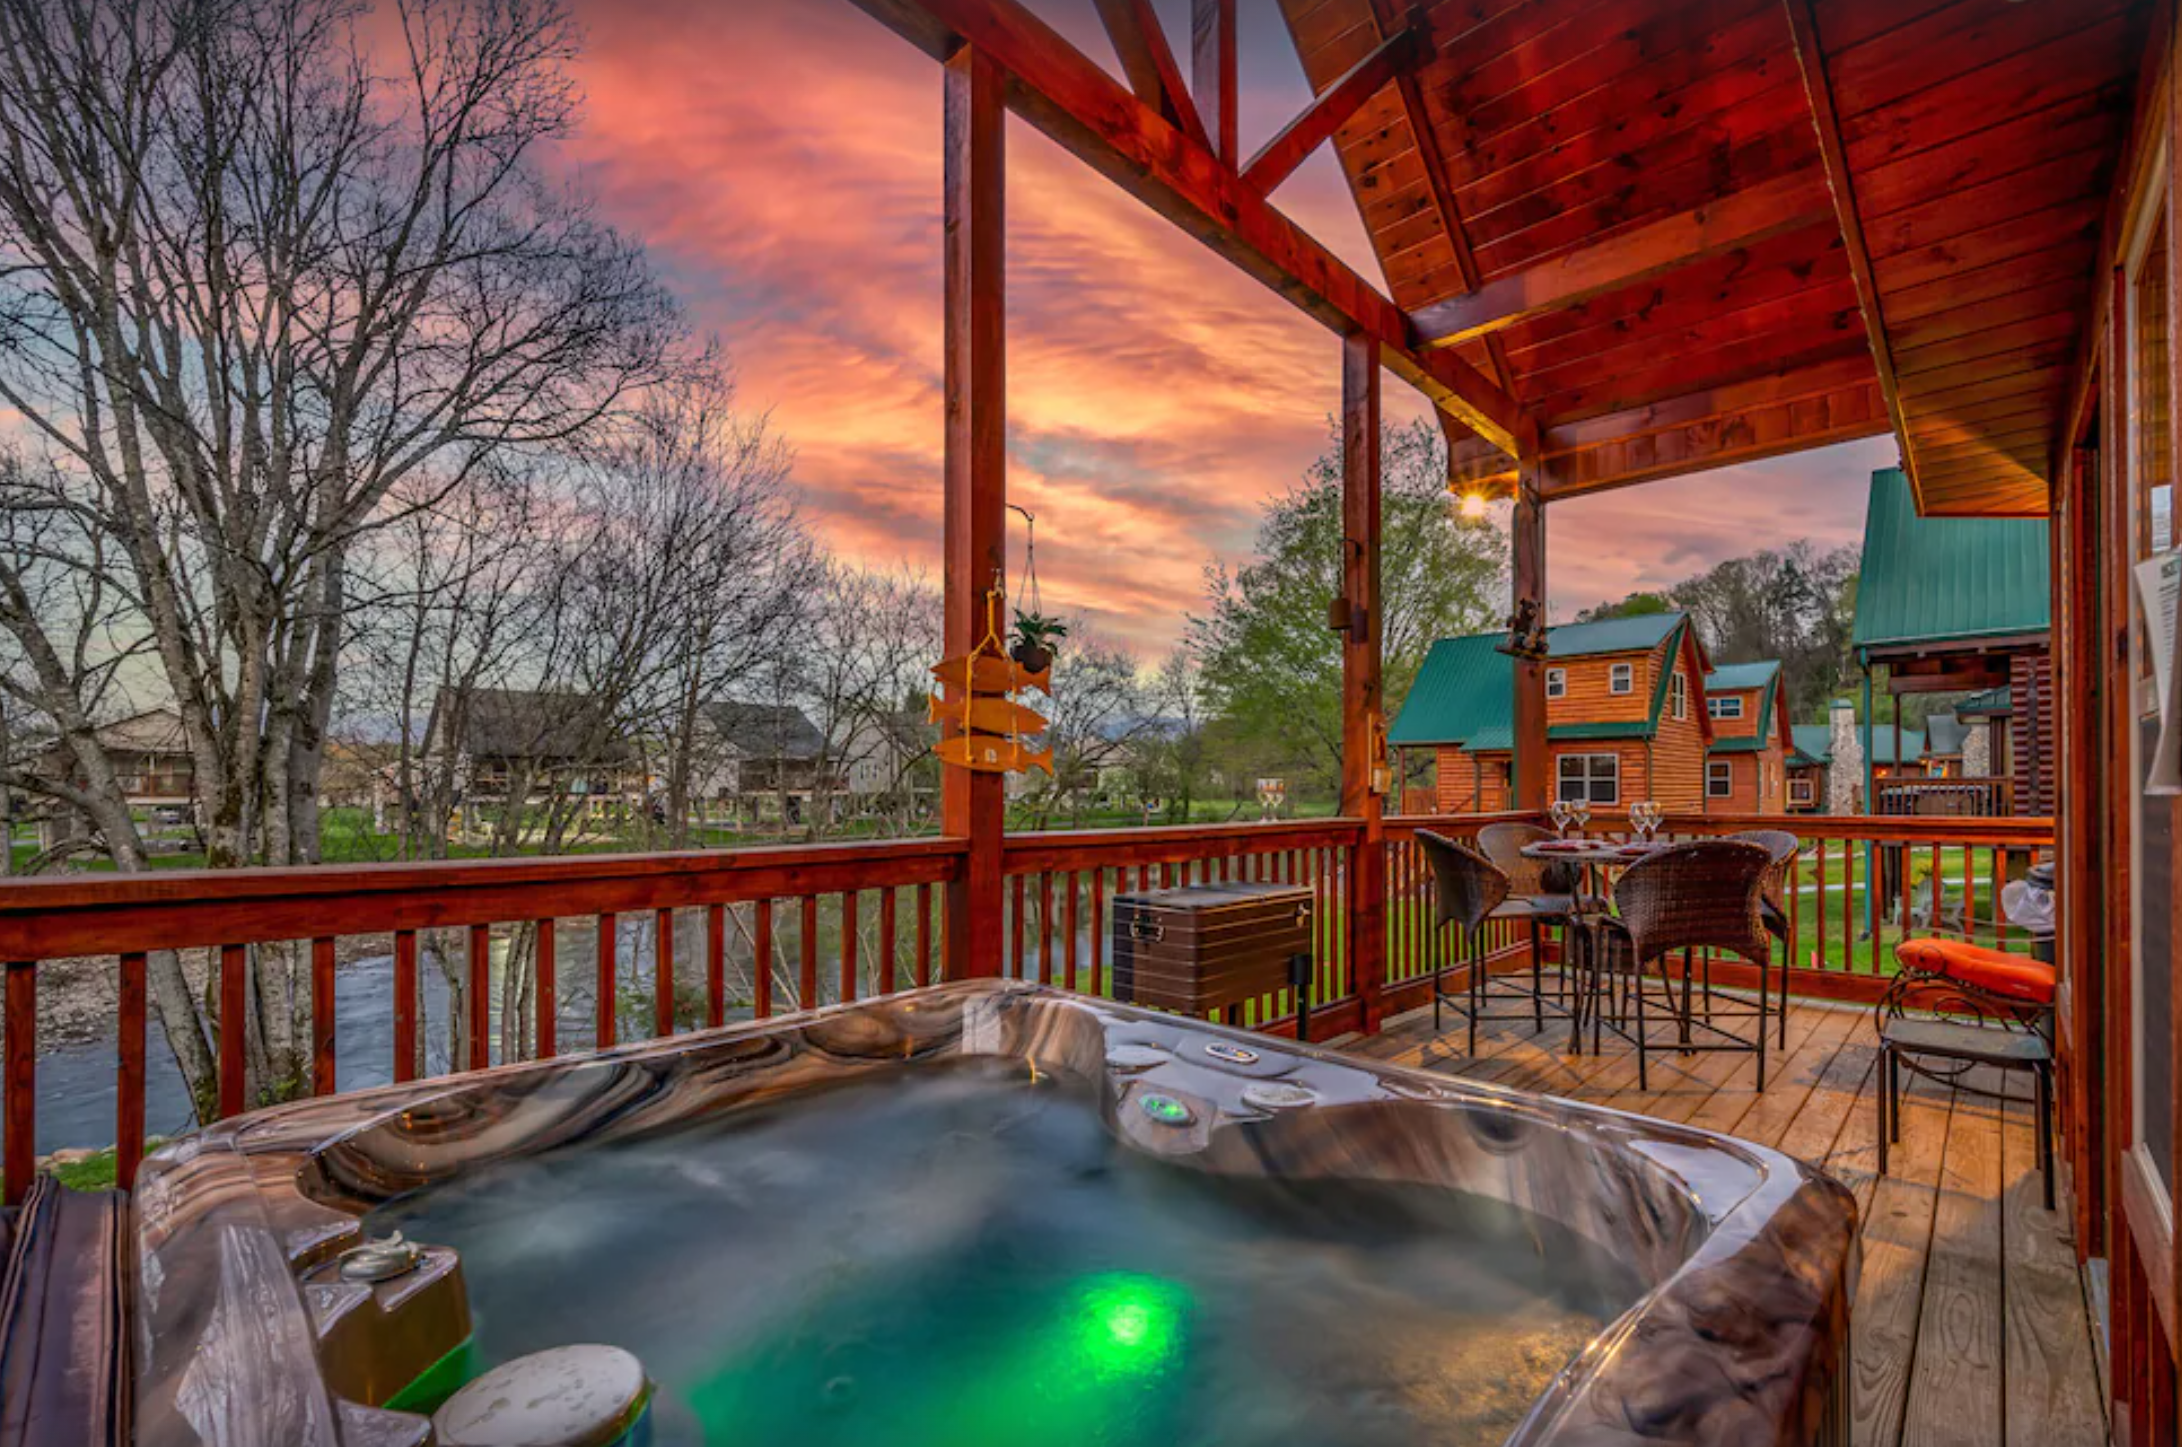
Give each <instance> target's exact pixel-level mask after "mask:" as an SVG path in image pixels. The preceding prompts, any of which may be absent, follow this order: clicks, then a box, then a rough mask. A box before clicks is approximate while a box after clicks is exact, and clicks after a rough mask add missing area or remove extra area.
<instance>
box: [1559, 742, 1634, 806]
mask: <svg viewBox="0 0 2182 1447" xmlns="http://www.w3.org/2000/svg"><path fill="white" fill-rule="evenodd" d="M1558 797H1559V798H1560V799H1561V800H1562V802H1564V803H1569V804H1619V803H1620V802H1621V756H1620V755H1619V754H1563V755H1561V762H1560V791H1559V795H1558Z"/></svg>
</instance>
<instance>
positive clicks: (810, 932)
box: [796, 894, 820, 1010]
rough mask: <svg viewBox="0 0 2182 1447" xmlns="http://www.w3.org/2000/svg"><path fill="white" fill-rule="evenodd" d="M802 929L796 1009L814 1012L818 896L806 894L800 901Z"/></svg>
mask: <svg viewBox="0 0 2182 1447" xmlns="http://www.w3.org/2000/svg"><path fill="white" fill-rule="evenodd" d="M802 908H803V929H802V936H803V937H802V939H801V940H800V941H799V944H800V947H801V949H802V952H803V958H802V961H801V964H802V971H801V975H800V977H799V978H798V979H797V981H796V1008H797V1009H799V1010H815V1009H816V1008H818V1005H819V1003H820V1002H819V998H818V896H817V895H815V894H806V895H804V896H803V900H802Z"/></svg>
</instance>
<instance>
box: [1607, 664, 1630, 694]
mask: <svg viewBox="0 0 2182 1447" xmlns="http://www.w3.org/2000/svg"><path fill="white" fill-rule="evenodd" d="M1606 691H1607V692H1608V693H1635V692H1636V665H1635V664H1633V663H1617V664H1615V665H1614V666H1613V667H1612V668H1610V669H1608V670H1607V672H1606Z"/></svg>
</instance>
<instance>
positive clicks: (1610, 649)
mask: <svg viewBox="0 0 2182 1447" xmlns="http://www.w3.org/2000/svg"><path fill="white" fill-rule="evenodd" d="M1688 617H1689V615H1688V614H1687V613H1640V614H1638V615H1637V616H1635V617H1633V618H1605V619H1601V620H1600V621H1599V622H1597V623H1563V624H1561V625H1560V626H1559V627H1556V628H1548V629H1547V630H1546V656H1547V657H1548V658H1585V657H1590V656H1593V655H1596V654H1600V653H1642V652H1644V651H1646V650H1648V649H1652V648H1656V647H1658V646H1659V640H1660V639H1662V638H1665V637H1666V636H1667V635H1668V634H1669V633H1672V632H1674V630H1675V629H1677V628H1679V627H1681V626H1682V624H1683V622H1684V621H1685V620H1687V619H1688Z"/></svg>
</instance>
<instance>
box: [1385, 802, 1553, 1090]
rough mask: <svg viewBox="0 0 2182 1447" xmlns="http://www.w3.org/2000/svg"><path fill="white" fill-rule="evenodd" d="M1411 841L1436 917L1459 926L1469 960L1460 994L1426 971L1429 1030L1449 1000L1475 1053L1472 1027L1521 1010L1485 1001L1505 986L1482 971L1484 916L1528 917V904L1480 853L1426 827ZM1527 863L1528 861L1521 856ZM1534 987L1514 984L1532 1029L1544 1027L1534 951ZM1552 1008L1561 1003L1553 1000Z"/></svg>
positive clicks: (1505, 994) (1499, 996) (1502, 993)
mask: <svg viewBox="0 0 2182 1447" xmlns="http://www.w3.org/2000/svg"><path fill="white" fill-rule="evenodd" d="M1417 847H1418V848H1419V849H1421V850H1423V851H1424V857H1425V859H1426V861H1427V862H1428V863H1430V864H1431V866H1432V879H1433V883H1434V885H1435V886H1436V889H1435V897H1436V900H1437V905H1438V910H1437V920H1438V925H1439V927H1440V928H1442V929H1444V928H1446V927H1447V926H1449V925H1453V926H1455V928H1456V929H1457V930H1458V931H1459V932H1460V939H1461V943H1462V948H1461V951H1460V955H1461V959H1462V961H1463V963H1465V964H1466V965H1468V966H1469V970H1468V979H1467V980H1466V981H1465V984H1464V989H1463V991H1462V992H1461V993H1460V994H1449V993H1448V992H1447V990H1446V988H1445V986H1444V984H1443V983H1442V980H1441V976H1440V975H1439V973H1438V972H1434V974H1433V976H1432V1030H1433V1033H1434V1034H1437V1033H1438V1032H1439V1028H1440V1019H1441V1016H1440V1010H1441V1007H1442V1006H1443V1005H1452V1006H1453V1007H1454V1008H1455V1009H1457V1010H1460V1011H1461V1012H1462V1014H1463V1016H1464V1017H1465V1018H1466V1019H1467V1020H1468V1022H1469V1027H1470V1043H1469V1052H1468V1053H1470V1054H1472V1055H1475V1054H1477V1027H1478V1025H1479V1024H1481V1023H1483V1022H1486V1021H1494V1020H1520V1019H1523V1018H1525V1016H1524V1015H1522V1014H1511V1013H1508V1012H1505V1011H1503V1012H1500V1013H1497V1014H1496V1013H1493V1012H1492V1010H1491V1008H1490V1007H1491V1005H1492V1004H1493V1002H1495V1001H1496V1000H1506V999H1508V998H1509V997H1510V994H1511V991H1510V990H1509V988H1508V987H1507V985H1506V984H1505V982H1502V983H1501V984H1499V985H1498V986H1496V985H1495V982H1494V981H1493V980H1492V978H1491V977H1490V976H1488V975H1487V973H1486V971H1485V940H1484V932H1485V926H1486V924H1487V922H1489V921H1491V920H1496V919H1524V918H1528V917H1529V905H1528V904H1527V903H1526V902H1525V901H1523V900H1522V899H1520V898H1517V897H1514V896H1513V894H1512V885H1513V881H1512V880H1510V878H1509V877H1508V874H1507V871H1505V870H1503V869H1501V868H1500V867H1499V866H1497V865H1496V864H1494V863H1493V862H1492V861H1491V860H1489V859H1487V858H1485V857H1484V856H1483V855H1481V854H1478V853H1476V852H1475V851H1473V850H1471V849H1468V848H1466V847H1464V846H1463V845H1461V844H1458V843H1456V842H1455V841H1454V840H1452V839H1449V838H1446V837H1445V836H1444V835H1439V834H1434V833H1432V832H1431V831H1430V830H1427V829H1419V830H1418V831H1417ZM1524 862H1525V863H1530V862H1531V861H1528V860H1526V861H1524ZM1531 958H1532V963H1533V966H1534V969H1533V976H1534V981H1533V984H1534V988H1532V989H1531V990H1529V991H1522V990H1521V989H1520V986H1518V987H1516V990H1515V991H1514V992H1512V993H1515V994H1516V995H1517V997H1519V998H1520V997H1521V996H1523V995H1527V996H1528V998H1529V1001H1530V1006H1531V1008H1530V1011H1529V1012H1528V1018H1529V1019H1530V1021H1531V1023H1532V1025H1533V1027H1534V1028H1535V1029H1539V1030H1543V1029H1544V1028H1545V1001H1544V997H1543V996H1542V995H1541V994H1540V993H1539V992H1538V990H1537V989H1536V988H1535V975H1536V970H1535V965H1536V961H1537V956H1536V954H1535V953H1534V954H1533V955H1532V957H1531ZM1554 1008H1555V1009H1562V1008H1563V1006H1562V1005H1560V1004H1559V1003H1556V1004H1555V1005H1554Z"/></svg>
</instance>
